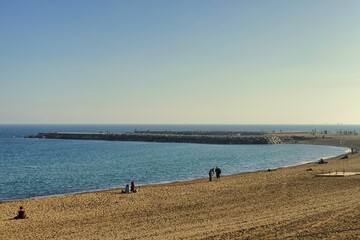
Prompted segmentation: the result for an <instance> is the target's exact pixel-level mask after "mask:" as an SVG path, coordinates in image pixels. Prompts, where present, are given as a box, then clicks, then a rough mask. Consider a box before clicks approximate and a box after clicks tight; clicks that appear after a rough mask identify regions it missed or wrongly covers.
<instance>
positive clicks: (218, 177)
mask: <svg viewBox="0 0 360 240" xmlns="http://www.w3.org/2000/svg"><path fill="white" fill-rule="evenodd" d="M215 174H216V179H217V180H220V174H221V169H220V168H218V167H216V168H215Z"/></svg>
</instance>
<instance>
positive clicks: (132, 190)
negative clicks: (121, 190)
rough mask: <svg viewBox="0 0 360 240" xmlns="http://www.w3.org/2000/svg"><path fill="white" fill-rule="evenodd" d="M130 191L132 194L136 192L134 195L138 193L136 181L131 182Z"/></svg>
mask: <svg viewBox="0 0 360 240" xmlns="http://www.w3.org/2000/svg"><path fill="white" fill-rule="evenodd" d="M130 191H131V192H134V193H135V192H137V191H136V189H135V183H134V181H132V182H131V187H130Z"/></svg>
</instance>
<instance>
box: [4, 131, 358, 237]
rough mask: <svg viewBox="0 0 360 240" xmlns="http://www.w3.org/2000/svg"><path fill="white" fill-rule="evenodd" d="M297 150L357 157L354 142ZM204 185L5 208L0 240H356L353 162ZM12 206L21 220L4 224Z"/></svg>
mask: <svg viewBox="0 0 360 240" xmlns="http://www.w3.org/2000/svg"><path fill="white" fill-rule="evenodd" d="M299 143H307V144H324V145H334V146H346V147H354V148H357V149H360V136H357V135H356V136H354V135H351V136H350V135H349V136H345V135H326V137H325V138H324V139H323V138H322V136H319V137H318V138H317V139H314V140H306V141H303V142H301V141H300V142H299ZM327 161H328V163H326V164H318V163H309V164H304V165H300V166H296V167H289V168H279V169H276V170H275V171H266V170H264V171H260V172H255V173H243V174H238V175H232V176H224V177H222V178H221V180H220V181H212V182H209V181H208V179H207V178H206V174H207V173H206V172H205V173H204V179H200V180H194V181H188V182H175V183H170V184H162V185H152V186H143V187H140V188H138V192H137V193H132V194H121V193H120V189H114V190H108V191H101V192H93V193H83V194H76V195H68V196H59V197H48V198H42V199H30V200H21V201H12V202H5V203H1V204H0V239H360V201H359V199H360V175H354V176H347V177H318V176H317V174H321V173H329V172H338V173H339V174H340V173H342V172H360V155H359V154H349V155H348V158H347V159H340V157H336V158H334V159H331V160H327ZM19 206H24V208H25V209H26V212H27V215H28V217H29V218H28V219H25V220H12V218H13V217H14V216H15V215H16V213H17V210H18V208H19Z"/></svg>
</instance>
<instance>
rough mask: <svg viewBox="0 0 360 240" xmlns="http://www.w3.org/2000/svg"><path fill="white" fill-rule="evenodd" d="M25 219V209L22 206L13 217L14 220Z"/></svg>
mask: <svg viewBox="0 0 360 240" xmlns="http://www.w3.org/2000/svg"><path fill="white" fill-rule="evenodd" d="M25 218H27V217H26V213H25V209H24V208H23V207H22V206H20V209H19V211H18V215H17V216H16V217H14V219H25Z"/></svg>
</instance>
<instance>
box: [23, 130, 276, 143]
mask: <svg viewBox="0 0 360 240" xmlns="http://www.w3.org/2000/svg"><path fill="white" fill-rule="evenodd" d="M28 138H42V139H76V140H108V141H143V142H175V143H204V144H280V143H283V141H282V139H281V138H280V137H278V136H274V135H269V134H266V133H263V132H221V131H219V132H218V131H214V132H206V131H188V132H187V131H184V132H176V131H135V132H132V133H121V134H114V133H110V132H105V133H102V132H100V133H84V132H48V133H38V134H37V135H33V136H28Z"/></svg>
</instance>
